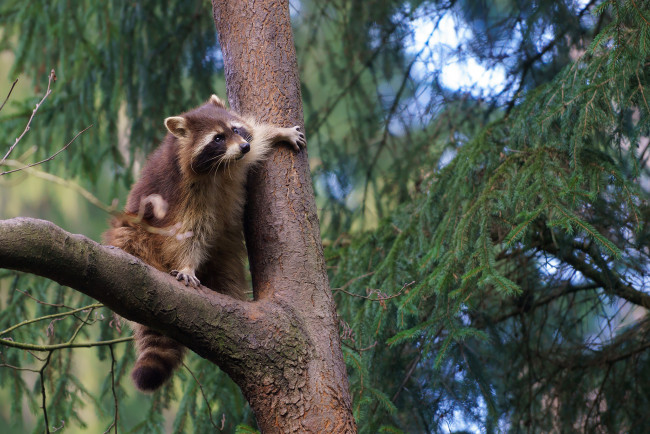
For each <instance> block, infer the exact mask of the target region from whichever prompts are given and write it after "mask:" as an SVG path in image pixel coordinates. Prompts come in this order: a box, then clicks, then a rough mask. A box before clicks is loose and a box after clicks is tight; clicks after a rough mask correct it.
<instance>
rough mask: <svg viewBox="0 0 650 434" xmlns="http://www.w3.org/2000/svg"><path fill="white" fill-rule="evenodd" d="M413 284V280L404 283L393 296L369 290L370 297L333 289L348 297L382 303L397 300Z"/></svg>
mask: <svg viewBox="0 0 650 434" xmlns="http://www.w3.org/2000/svg"><path fill="white" fill-rule="evenodd" d="M370 274H372V273H370ZM361 277H365V276H361ZM414 283H415V280H414V281H412V282H409V283H405V284H404V285H403V286H402V289H400V290H399V291H398V292H396V293H395V294H393V295H387V294H382V292H381V291H379V290H371V291H370V295H368V296H365V295H359V294H355V293H353V292H348V291H346V290H345V289H343V288H336V289H334V291H341V292H343V293H344V294H347V295H350V296H352V297H357V298H363V299H364V300H370V301H379V302H383V301H386V300H391V299H393V298H397V297H399V296H400V295H402V292H404V290H405V289H406V288H408V287H409V286H411V285H413V284H414ZM373 294H377V298H372V295H373Z"/></svg>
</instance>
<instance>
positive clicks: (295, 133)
mask: <svg viewBox="0 0 650 434" xmlns="http://www.w3.org/2000/svg"><path fill="white" fill-rule="evenodd" d="M289 129H290V130H292V136H291V137H290V138H289V143H291V146H293V149H294V150H295V151H296V152H298V151H300V149H301V148H304V147H305V145H306V143H307V142H306V140H305V134H304V133H303V132H301V131H300V126H298V125H296V126H295V127H293V128H289Z"/></svg>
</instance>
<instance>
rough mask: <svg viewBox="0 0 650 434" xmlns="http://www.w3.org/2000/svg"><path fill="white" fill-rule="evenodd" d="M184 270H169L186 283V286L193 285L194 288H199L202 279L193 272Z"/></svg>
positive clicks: (177, 278)
mask: <svg viewBox="0 0 650 434" xmlns="http://www.w3.org/2000/svg"><path fill="white" fill-rule="evenodd" d="M183 271H184V270H181V271H178V270H172V271H170V272H169V274H171V275H172V276H174V277H175V278H176V280H178V281H179V282H183V283H185V286H191V287H193V288H198V287H199V286H201V281H200V280H199V279H197V278H196V276H195V275H194V273H192V272H185V273H184V272H183Z"/></svg>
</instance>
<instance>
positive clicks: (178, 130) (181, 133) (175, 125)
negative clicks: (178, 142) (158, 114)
mask: <svg viewBox="0 0 650 434" xmlns="http://www.w3.org/2000/svg"><path fill="white" fill-rule="evenodd" d="M165 126H166V127H167V130H168V131H169V132H170V133H172V134H173V135H174V136H175V137H177V138H179V139H180V138H185V137H187V136H188V134H187V126H186V122H185V118H184V117H181V116H172V117H170V118H167V119H165Z"/></svg>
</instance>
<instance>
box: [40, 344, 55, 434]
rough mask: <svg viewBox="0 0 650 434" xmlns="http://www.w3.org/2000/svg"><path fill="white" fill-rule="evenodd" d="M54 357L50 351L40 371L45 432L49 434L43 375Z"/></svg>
mask: <svg viewBox="0 0 650 434" xmlns="http://www.w3.org/2000/svg"><path fill="white" fill-rule="evenodd" d="M51 357H52V352H51V351H50V352H49V353H48V354H47V359H46V360H45V363H44V364H43V366H42V367H41V369H40V371H38V375H39V377H40V379H41V396H42V397H43V400H42V402H43V404H42V405H43V406H42V408H43V419H44V421H45V432H46V433H48V434H49V432H50V423H49V421H48V419H47V402H46V396H45V375H43V373H44V371H45V368H47V365H49V363H50V358H51Z"/></svg>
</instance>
